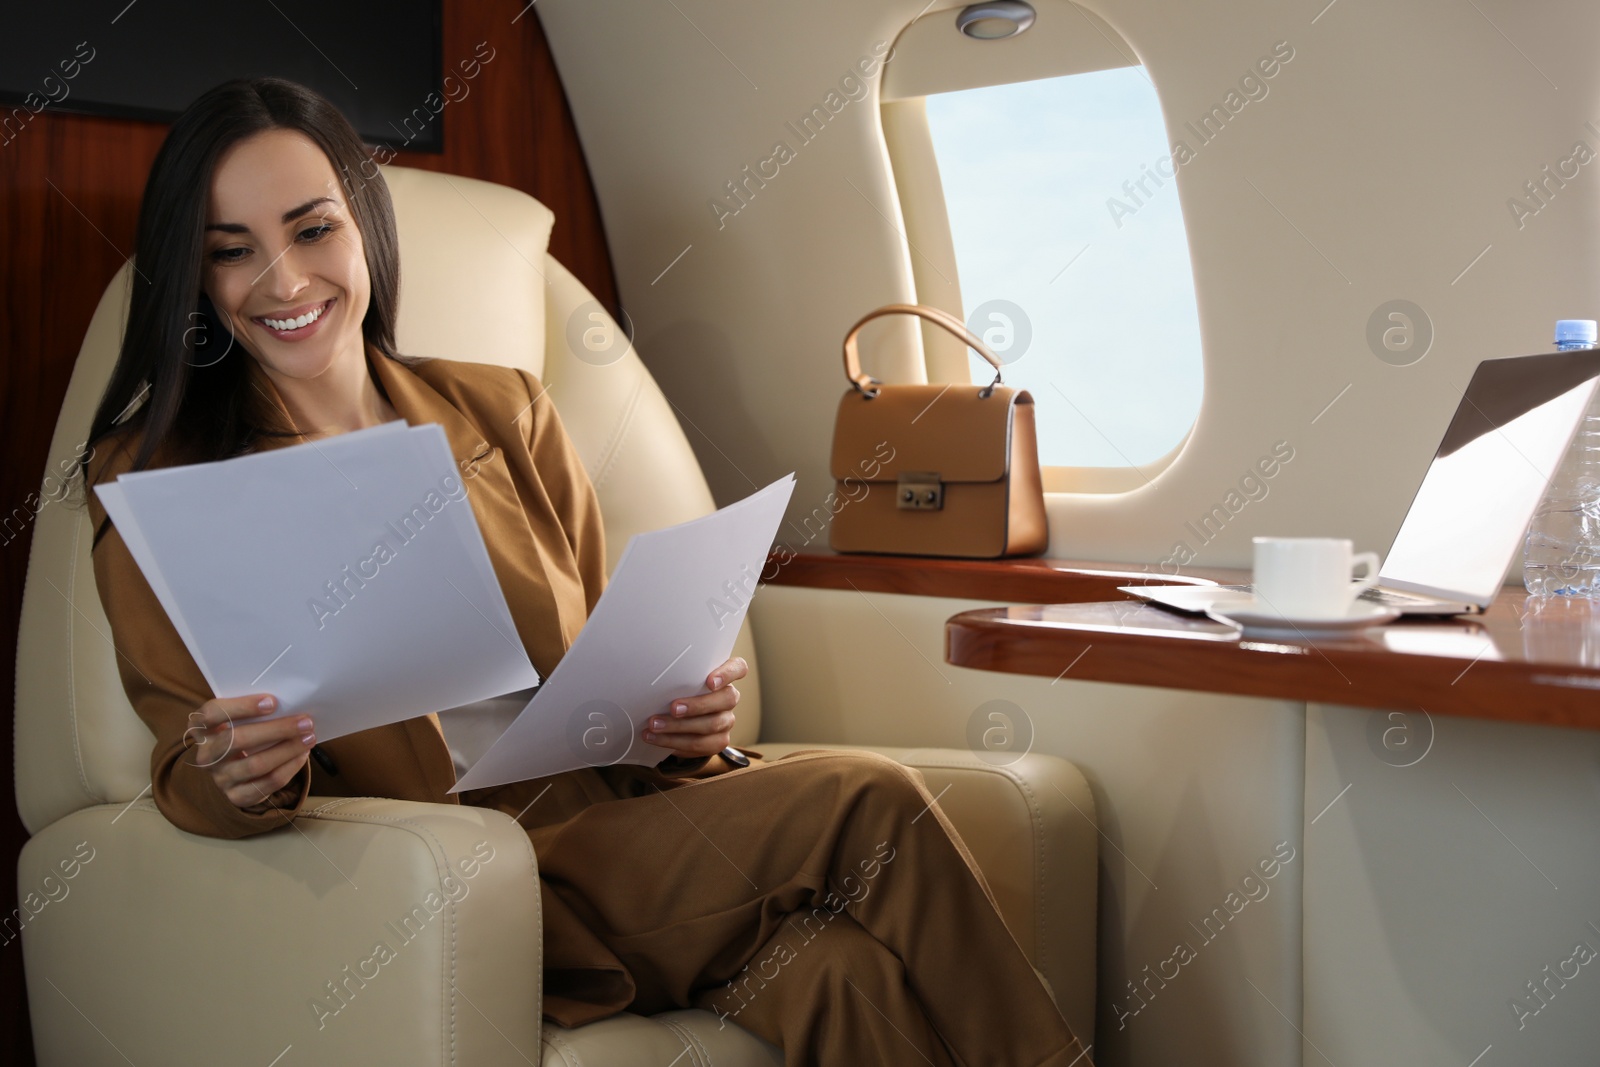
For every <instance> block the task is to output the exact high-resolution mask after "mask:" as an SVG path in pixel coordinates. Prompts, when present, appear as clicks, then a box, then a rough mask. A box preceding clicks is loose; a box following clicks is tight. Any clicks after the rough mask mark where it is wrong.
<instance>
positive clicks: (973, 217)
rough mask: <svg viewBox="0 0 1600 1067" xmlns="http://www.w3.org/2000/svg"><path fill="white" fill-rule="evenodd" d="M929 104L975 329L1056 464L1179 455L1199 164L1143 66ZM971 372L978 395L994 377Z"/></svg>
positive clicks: (1196, 338) (1193, 374)
mask: <svg viewBox="0 0 1600 1067" xmlns="http://www.w3.org/2000/svg"><path fill="white" fill-rule="evenodd" d="M926 108H927V123H928V131H929V134H930V136H931V139H932V144H933V152H934V155H935V157H936V158H937V161H938V172H939V179H940V181H941V183H942V184H943V186H944V193H945V205H946V208H947V211H948V213H949V222H950V235H951V239H952V241H953V243H954V248H955V258H956V265H957V270H958V272H959V285H960V290H961V300H962V303H963V304H964V305H965V306H964V308H963V311H964V313H965V316H966V319H967V324H968V326H969V327H971V328H972V330H973V331H974V332H975V333H977V334H978V335H979V336H980V337H983V338H984V340H985V341H986V342H988V343H989V344H990V347H991V348H993V349H994V350H995V352H996V354H997V355H998V356H1000V358H1001V359H1002V361H1004V363H1005V379H1006V382H1007V383H1008V384H1010V385H1015V386H1018V387H1020V388H1025V389H1027V390H1028V391H1029V392H1030V393H1032V394H1033V399H1034V402H1035V403H1036V404H1037V405H1038V408H1037V409H1036V410H1037V416H1038V418H1037V420H1036V421H1037V423H1038V426H1039V460H1040V464H1041V466H1044V467H1047V468H1048V467H1122V468H1124V469H1126V468H1128V467H1135V468H1137V467H1138V466H1139V465H1141V464H1147V463H1150V462H1152V461H1154V460H1157V459H1160V458H1161V457H1163V456H1165V455H1166V454H1167V453H1169V452H1171V450H1172V449H1173V448H1175V447H1176V446H1177V445H1178V444H1179V443H1180V442H1181V441H1182V440H1183V438H1184V436H1185V435H1186V434H1187V433H1188V432H1189V429H1190V427H1192V426H1193V425H1194V421H1195V418H1196V416H1197V415H1198V414H1199V410H1200V395H1201V386H1202V368H1201V360H1200V320H1199V312H1198V310H1197V308H1196V304H1195V291H1194V274H1193V271H1192V269H1191V267H1190V262H1189V242H1188V237H1187V235H1186V233H1185V231H1184V224H1183V210H1182V208H1181V207H1180V205H1179V203H1178V191H1177V187H1176V183H1175V179H1174V175H1175V173H1176V171H1177V170H1178V169H1179V167H1180V166H1181V165H1183V164H1184V163H1187V162H1188V161H1189V159H1188V157H1184V158H1181V159H1175V158H1174V157H1173V155H1172V149H1171V147H1169V145H1168V142H1167V133H1166V125H1165V123H1164V122H1163V120H1162V114H1161V105H1160V103H1159V101H1158V100H1157V97H1156V92H1155V88H1154V86H1152V85H1151V83H1150V81H1149V79H1148V78H1147V77H1146V75H1145V72H1144V68H1143V67H1138V66H1131V67H1120V68H1116V69H1111V70H1098V71H1093V72H1090V73H1081V74H1069V75H1066V76H1064V77H1055V78H1043V79H1039V80H1035V81H1025V82H1017V83H1013V84H1006V85H992V86H986V87H983V88H977V89H963V90H961V91H958V92H944V93H930V94H929V95H928V96H927V97H926ZM968 360H969V363H970V368H971V372H972V380H973V381H974V382H988V381H990V380H991V379H992V378H993V376H994V375H993V372H992V370H990V369H989V366H988V364H987V363H985V362H984V361H983V360H981V359H979V358H978V357H977V356H976V355H973V354H972V353H970V352H969V353H968ZM1134 484H1137V485H1142V484H1143V482H1142V481H1138V482H1136V483H1134Z"/></svg>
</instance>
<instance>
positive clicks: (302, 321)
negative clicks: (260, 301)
mask: <svg viewBox="0 0 1600 1067" xmlns="http://www.w3.org/2000/svg"><path fill="white" fill-rule="evenodd" d="M325 309H326V305H324V306H323V307H317V308H312V309H311V310H310V311H308V312H306V313H305V314H304V315H301V316H300V317H299V318H296V319H267V318H263V319H262V320H261V321H262V322H264V323H266V324H267V325H268V326H270V327H272V328H273V329H274V330H298V329H300V328H301V327H302V326H310V325H311V324H312V323H313V322H316V321H317V320H318V319H320V318H322V312H323V311H324V310H325Z"/></svg>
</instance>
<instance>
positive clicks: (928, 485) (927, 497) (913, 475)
mask: <svg viewBox="0 0 1600 1067" xmlns="http://www.w3.org/2000/svg"><path fill="white" fill-rule="evenodd" d="M894 502H895V506H896V507H898V508H900V509H902V510H910V511H939V510H941V509H942V508H943V507H944V483H943V482H941V481H940V480H939V472H938V471H905V472H903V473H902V474H901V475H900V479H899V484H898V485H897V486H896V492H895V498H894Z"/></svg>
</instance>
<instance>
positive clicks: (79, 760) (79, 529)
mask: <svg viewBox="0 0 1600 1067" xmlns="http://www.w3.org/2000/svg"><path fill="white" fill-rule="evenodd" d="M84 514H85V516H87V514H88V512H87V511H85V513H84ZM88 521H89V520H88V518H87V517H84V518H81V519H80V520H79V521H78V522H75V523H73V524H72V562H71V563H70V564H69V565H68V567H67V708H68V709H69V711H70V712H71V714H70V715H69V716H68V718H69V720H70V721H71V723H72V762H73V765H74V767H75V768H76V769H77V772H78V783H79V784H80V785H82V786H83V793H84V796H86V797H88V798H89V799H90V800H91V801H92V802H94V803H96V804H105V803H108V801H107V799H106V798H105V797H103V796H101V795H100V794H99V793H97V792H96V791H95V789H94V787H93V786H91V785H90V784H89V771H88V768H86V767H85V766H84V765H83V744H82V741H81V738H82V736H83V730H82V726H81V724H80V723H79V722H78V693H77V685H76V682H77V677H78V671H77V662H76V655H75V652H76V645H75V644H74V642H73V640H72V634H73V626H72V620H73V613H74V611H75V610H76V609H77V605H76V604H75V603H73V600H72V594H73V593H74V592H76V590H77V585H78V545H79V544H80V543H81V542H82V540H83V527H84V524H85V523H87V522H88ZM120 654H121V653H119V652H118V651H117V650H116V648H115V646H113V648H112V650H111V665H112V666H113V667H116V666H117V660H116V657H117V656H118V655H120ZM19 751H20V750H19ZM13 762H15V756H13ZM152 795H154V792H153V791H152Z"/></svg>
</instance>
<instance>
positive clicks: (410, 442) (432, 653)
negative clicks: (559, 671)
mask: <svg viewBox="0 0 1600 1067" xmlns="http://www.w3.org/2000/svg"><path fill="white" fill-rule="evenodd" d="M467 486H468V483H466V482H464V481H463V479H462V477H461V474H460V472H459V471H458V470H457V469H456V464H455V460H454V458H453V457H452V456H451V453H450V448H449V445H448V443H447V441H446V439H445V436H444V431H443V429H442V428H441V427H439V426H438V425H436V424H432V423H430V424H427V425H423V426H406V425H405V424H404V423H403V422H401V421H395V422H390V423H386V424H384V425H382V426H375V427H371V428H368V429H365V430H356V431H353V432H350V433H343V434H338V435H336V436H334V437H331V438H328V439H326V440H323V441H308V442H305V443H302V444H298V445H292V446H289V447H286V448H279V449H273V450H271V451H267V452H261V453H255V454H252V455H246V456H239V457H235V458H233V459H227V460H221V461H218V462H214V463H200V464H195V465H192V466H183V467H167V468H162V469H159V470H154V471H140V472H136V473H132V474H124V475H122V476H121V477H119V478H118V479H117V480H116V481H115V482H114V483H112V484H109V485H104V486H99V487H97V488H96V492H98V493H99V494H100V499H101V501H102V502H103V503H104V504H105V507H106V511H107V514H109V515H110V516H111V519H112V521H113V522H115V523H116V526H117V530H118V532H119V533H120V534H121V535H122V538H123V540H124V542H125V543H126V544H127V545H128V550H129V552H130V553H131V554H132V555H133V558H134V560H135V562H137V563H138V564H139V568H140V570H141V571H143V572H144V575H145V577H146V579H147V580H148V581H149V582H150V586H151V588H152V590H154V592H155V594H156V596H157V598H158V599H159V600H160V601H161V606H162V607H163V608H165V609H166V612H167V615H168V616H169V617H170V618H171V619H172V622H173V625H174V626H175V627H176V628H177V630H178V633H179V635H180V636H181V637H182V638H183V640H184V643H185V645H187V646H188V648H189V651H190V653H191V654H192V655H193V656H194V659H195V662H196V663H197V664H198V665H199V667H200V670H201V672H202V673H203V674H204V675H205V678H206V681H207V682H208V683H209V684H210V686H211V689H212V691H213V692H214V693H216V694H217V695H219V696H242V695H245V694H248V693H258V692H260V693H272V694H273V695H275V696H276V697H278V699H279V711H278V712H276V713H275V715H274V717H277V716H281V715H293V714H299V713H301V712H304V713H307V714H310V715H311V716H312V718H313V719H314V720H315V722H316V730H317V737H318V739H319V740H323V741H327V740H332V739H333V738H336V737H342V736H344V735H345V734H349V733H354V732H356V731H358V730H366V729H370V728H372V727H375V726H383V725H386V724H388V723H393V722H400V721H402V720H405V719H410V718H415V717H417V716H421V715H426V714H428V713H429V712H436V711H443V710H445V709H447V708H453V707H458V706H460V705H463V704H469V703H473V702H475V701H479V700H484V699H487V698H489V697H493V696H498V695H500V694H503V693H508V692H512V691H514V690H518V689H527V688H529V687H531V686H534V685H537V684H538V683H539V673H538V671H537V670H535V669H534V667H533V664H531V663H530V662H529V661H528V656H527V652H526V651H525V650H524V648H523V645H522V642H521V640H520V638H519V637H518V635H517V630H516V626H515V624H514V623H513V622H512V619H511V611H510V609H509V607H508V606H507V605H506V601H505V596H504V594H503V593H502V592H501V589H500V584H499V581H498V580H497V579H496V577H495V574H494V568H493V565H492V564H491V562H490V560H489V555H488V551H487V549H486V548H485V547H484V543H483V536H482V533H481V532H480V530H479V528H478V523H477V518H476V516H475V515H474V514H473V511H472V505H471V503H470V502H469V501H468V499H467Z"/></svg>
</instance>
